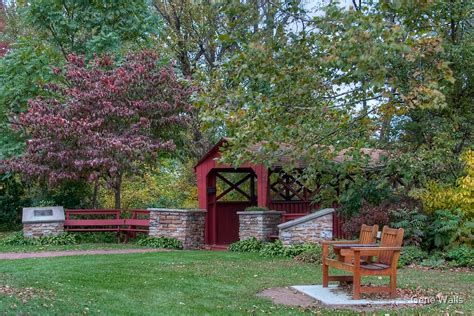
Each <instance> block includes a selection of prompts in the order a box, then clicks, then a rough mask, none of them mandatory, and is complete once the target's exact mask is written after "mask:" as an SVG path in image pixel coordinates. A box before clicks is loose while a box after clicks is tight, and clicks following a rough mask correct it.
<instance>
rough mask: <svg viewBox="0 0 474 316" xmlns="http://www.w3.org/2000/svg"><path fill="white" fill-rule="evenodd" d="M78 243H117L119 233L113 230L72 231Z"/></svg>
mask: <svg viewBox="0 0 474 316" xmlns="http://www.w3.org/2000/svg"><path fill="white" fill-rule="evenodd" d="M72 234H74V237H75V238H76V240H77V242H78V243H116V242H117V234H116V233H113V232H79V233H72Z"/></svg>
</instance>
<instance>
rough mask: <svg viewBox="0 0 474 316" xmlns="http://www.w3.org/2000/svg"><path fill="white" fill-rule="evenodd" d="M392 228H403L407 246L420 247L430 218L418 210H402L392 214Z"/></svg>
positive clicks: (394, 211)
mask: <svg viewBox="0 0 474 316" xmlns="http://www.w3.org/2000/svg"><path fill="white" fill-rule="evenodd" d="M390 219H391V222H390V226H391V227H393V228H403V229H404V230H405V233H404V244H405V245H420V244H421V242H422V241H423V239H424V237H425V233H426V227H427V224H428V216H427V215H425V214H422V213H421V212H420V211H419V210H418V209H416V208H415V209H406V208H400V209H396V210H392V211H391V212H390Z"/></svg>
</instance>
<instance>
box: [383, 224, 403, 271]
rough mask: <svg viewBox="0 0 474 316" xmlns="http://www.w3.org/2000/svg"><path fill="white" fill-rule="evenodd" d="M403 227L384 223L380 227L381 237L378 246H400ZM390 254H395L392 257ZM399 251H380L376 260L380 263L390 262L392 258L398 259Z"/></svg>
mask: <svg viewBox="0 0 474 316" xmlns="http://www.w3.org/2000/svg"><path fill="white" fill-rule="evenodd" d="M403 234H404V230H403V228H398V229H396V228H390V227H388V226H387V225H385V226H384V227H383V229H382V239H381V240H380V247H401V246H402V244H403ZM392 256H397V257H396V258H392ZM399 256H400V253H399V252H397V253H394V252H393V251H383V252H381V254H380V256H379V257H378V260H379V262H380V263H385V264H391V262H392V259H395V261H398V257H399Z"/></svg>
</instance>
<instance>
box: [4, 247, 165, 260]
mask: <svg viewBox="0 0 474 316" xmlns="http://www.w3.org/2000/svg"><path fill="white" fill-rule="evenodd" d="M161 251H167V250H165V249H108V250H106V249H102V250H100V249H96V250H66V251H44V252H23V253H21V252H4V253H0V260H16V259H27V258H49V257H64V256H83V255H110V254H127V253H147V252H161Z"/></svg>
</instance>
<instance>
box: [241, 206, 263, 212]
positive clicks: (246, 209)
mask: <svg viewBox="0 0 474 316" xmlns="http://www.w3.org/2000/svg"><path fill="white" fill-rule="evenodd" d="M244 211H246V212H258V211H268V207H260V206H249V207H246V208H245V210H244Z"/></svg>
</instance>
